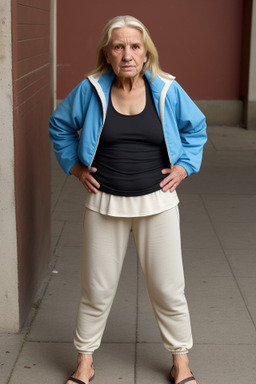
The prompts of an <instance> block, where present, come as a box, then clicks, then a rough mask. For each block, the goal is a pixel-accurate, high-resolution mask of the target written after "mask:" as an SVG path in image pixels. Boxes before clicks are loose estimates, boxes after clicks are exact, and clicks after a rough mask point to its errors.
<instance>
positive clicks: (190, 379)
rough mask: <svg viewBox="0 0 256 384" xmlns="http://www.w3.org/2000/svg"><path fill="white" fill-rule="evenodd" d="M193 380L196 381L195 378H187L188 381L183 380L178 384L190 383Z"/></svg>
mask: <svg viewBox="0 0 256 384" xmlns="http://www.w3.org/2000/svg"><path fill="white" fill-rule="evenodd" d="M192 380H196V379H195V378H194V376H190V377H187V378H186V379H184V380H181V381H180V382H179V383H178V384H185V383H188V382H189V381H192Z"/></svg>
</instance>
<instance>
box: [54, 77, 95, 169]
mask: <svg viewBox="0 0 256 384" xmlns="http://www.w3.org/2000/svg"><path fill="white" fill-rule="evenodd" d="M88 88H89V84H88V80H84V81H82V82H81V83H80V84H78V86H77V87H76V88H74V89H73V90H72V91H71V92H70V93H69V94H68V96H67V97H66V98H65V99H64V100H63V101H62V102H61V104H60V105H59V106H58V107H57V109H56V110H55V111H54V112H53V114H52V115H51V116H50V126H49V132H50V139H51V140H52V142H53V145H54V152H55V155H56V157H57V159H58V162H59V164H60V166H61V167H62V168H63V170H64V171H65V172H66V173H67V174H69V175H70V169H71V168H72V167H73V165H75V164H76V163H77V162H79V157H78V155H77V149H78V144H79V130H80V129H81V128H82V126H83V122H84V119H85V114H86V109H87V104H88V97H89V95H88Z"/></svg>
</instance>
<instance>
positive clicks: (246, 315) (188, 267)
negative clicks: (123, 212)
mask: <svg viewBox="0 0 256 384" xmlns="http://www.w3.org/2000/svg"><path fill="white" fill-rule="evenodd" d="M208 135H209V140H208V143H207V145H206V149H205V156H204V162H203V166H202V169H201V172H200V174H199V175H197V176H192V177H191V178H189V179H187V180H186V181H184V182H183V185H181V186H180V187H179V189H178V194H179V197H180V212H181V230H182V244H183V256H184V267H185V275H186V295H187V299H188V303H189V307H190V313H191V319H192V327H193V336H194V348H193V350H192V351H191V353H190V361H191V368H192V369H193V372H194V374H195V375H196V378H197V381H198V384H223V383H227V384H229V383H230V384H234V383H235V384H236V383H242V384H243V383H246V384H255V383H256V332H255V324H256V299H255V297H256V131H246V130H243V129H240V128H235V127H233V128H232V127H210V128H209V129H208ZM83 201H84V190H83V188H82V187H81V185H80V184H79V182H78V181H77V180H75V179H74V178H73V177H67V176H66V175H64V174H63V172H62V171H61V170H60V168H59V166H58V165H57V164H56V161H55V159H53V172H52V252H53V259H52V264H51V271H50V273H49V276H48V277H47V279H46V281H45V282H44V284H43V286H42V289H41V291H40V292H39V294H38V301H36V303H35V308H34V309H33V310H32V311H31V315H30V318H29V321H28V325H27V326H26V327H24V329H23V331H22V332H21V333H20V334H18V335H0V353H1V361H0V382H1V383H2V384H7V383H8V384H32V383H37V384H48V383H49V384H53V383H54V384H58V383H60V384H64V383H65V380H66V378H67V376H68V375H69V374H70V373H71V372H72V370H73V368H74V367H75V362H76V351H75V350H74V347H73V344H72V337H73V329H74V326H75V315H76V308H77V302H78V298H79V291H80V254H81V239H82V220H83ZM94 362H95V367H96V376H95V380H94V383H95V384H98V383H101V384H107V383H111V384H120V383H124V384H134V383H136V384H145V383H158V384H165V383H168V373H169V369H170V367H171V360H170V357H169V355H168V353H167V352H166V351H165V350H164V348H163V346H162V343H161V339H160V336H159V332H158V329H157V326H156V322H155V320H154V316H153V312H152V309H151V305H150V303H149V299H148V296H147V292H146V288H145V284H144V281H143V277H142V275H141V271H140V268H139V266H138V262H137V257H136V251H135V247H134V243H133V240H132V238H131V240H130V243H129V247H128V250H127V256H126V261H125V265H124V268H123V274H122V277H121V281H120V285H119V289H118V293H117V296H116V299H115V302H114V305H113V308H112V312H111V315H110V318H109V322H108V325H107V328H106V331H105V335H104V341H103V344H102V347H101V348H100V350H99V351H98V352H96V353H95V357H94Z"/></svg>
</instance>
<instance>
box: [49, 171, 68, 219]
mask: <svg viewBox="0 0 256 384" xmlns="http://www.w3.org/2000/svg"><path fill="white" fill-rule="evenodd" d="M67 180H68V175H67V176H66V177H65V180H64V181H63V184H62V187H61V188H60V190H59V193H58V195H57V197H56V200H55V203H54V205H53V207H52V208H51V215H53V214H54V212H55V209H56V207H57V205H58V203H59V200H60V196H61V194H62V192H63V190H64V188H65V186H66V183H67Z"/></svg>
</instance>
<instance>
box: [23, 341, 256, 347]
mask: <svg viewBox="0 0 256 384" xmlns="http://www.w3.org/2000/svg"><path fill="white" fill-rule="evenodd" d="M26 343H27V344H41V345H44V344H60V345H61V344H71V345H72V344H73V341H54V340H43V341H42V340H27V341H26ZM112 344H113V345H134V346H135V345H136V344H137V345H158V346H163V343H162V342H158V341H137V342H128V341H104V342H102V345H112ZM195 345H198V346H199V345H215V346H219V345H229V346H248V345H250V346H256V342H251V343H235V342H234V343H214V342H205V343H204V342H194V346H195Z"/></svg>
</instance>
